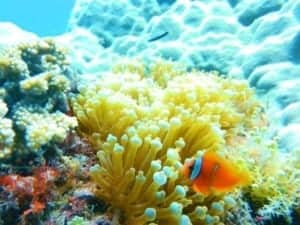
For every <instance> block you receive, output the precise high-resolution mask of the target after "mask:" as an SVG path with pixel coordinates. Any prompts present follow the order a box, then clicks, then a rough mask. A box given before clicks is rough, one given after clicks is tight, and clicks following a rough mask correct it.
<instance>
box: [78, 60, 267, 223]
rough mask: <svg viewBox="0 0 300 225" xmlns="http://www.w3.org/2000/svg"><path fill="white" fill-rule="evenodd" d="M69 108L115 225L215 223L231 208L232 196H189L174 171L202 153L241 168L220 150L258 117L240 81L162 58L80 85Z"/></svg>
mask: <svg viewBox="0 0 300 225" xmlns="http://www.w3.org/2000/svg"><path fill="white" fill-rule="evenodd" d="M72 105H73V110H74V113H75V115H76V117H77V118H78V122H79V132H80V133H81V134H82V135H83V136H84V137H86V138H87V139H89V140H90V142H91V143H92V145H93V146H94V149H95V150H96V152H97V157H98V160H99V163H98V164H96V165H94V166H93V167H91V168H90V175H91V178H92V181H93V182H94V184H95V186H94V192H95V194H96V196H98V197H99V198H101V199H103V200H105V201H106V202H107V203H110V204H111V205H112V210H113V214H114V220H113V221H116V224H117V223H120V224H132V225H133V224H139V225H141V224H148V223H151V224H182V225H183V224H185V225H186V224H223V223H222V222H224V221H225V218H226V215H227V214H228V213H229V212H230V210H231V209H233V208H236V207H238V203H237V202H238V201H237V197H236V196H237V195H235V194H234V193H232V194H227V195H225V196H223V195H212V196H204V195H202V194H201V193H195V192H194V191H193V190H192V189H191V188H190V183H189V181H188V180H186V178H184V176H183V175H182V173H181V168H182V164H183V163H184V161H185V160H186V159H189V158H191V157H195V156H197V155H201V154H202V153H203V151H206V150H212V151H217V152H219V153H220V154H223V155H224V156H226V157H228V158H229V159H230V160H232V162H236V163H238V165H239V166H240V167H246V162H245V159H244V160H239V162H238V161H237V158H236V156H235V154H232V152H230V149H229V148H227V144H228V143H229V141H232V138H234V137H236V136H238V135H239V134H240V133H242V132H246V131H248V130H252V129H254V127H255V126H257V124H258V123H259V121H260V120H261V119H260V117H259V116H258V113H259V111H260V106H259V104H258V102H257V100H256V99H255V97H254V94H253V92H252V90H251V89H250V88H249V87H248V86H247V84H246V83H245V82H243V81H240V80H232V79H231V80H229V79H224V78H222V77H221V76H218V75H217V74H213V73H210V74H208V73H204V72H192V73H183V72H182V71H177V70H176V68H175V67H172V66H171V65H170V64H168V63H157V64H156V65H154V66H152V67H149V68H145V67H144V65H142V64H133V65H120V66H117V67H116V68H115V73H111V74H107V75H106V76H103V77H102V79H101V80H100V81H99V83H97V84H93V86H89V87H86V88H84V87H83V88H82V89H81V90H80V94H79V95H78V96H76V97H75V98H74V99H73V100H72ZM237 151H238V150H237V149H236V150H235V152H237ZM236 155H239V153H237V154H236Z"/></svg>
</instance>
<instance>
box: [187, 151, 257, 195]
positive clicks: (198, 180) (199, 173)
mask: <svg viewBox="0 0 300 225" xmlns="http://www.w3.org/2000/svg"><path fill="white" fill-rule="evenodd" d="M183 174H184V175H185V176H186V177H187V178H189V179H190V180H191V181H192V185H193V189H194V191H195V192H200V193H202V194H204V195H208V194H210V193H212V192H214V193H224V192H229V191H231V190H233V189H234V188H235V187H237V186H243V185H247V184H250V183H251V176H250V173H249V171H247V170H245V169H244V170H239V169H238V168H237V167H236V166H234V165H232V163H231V162H230V161H229V160H226V159H224V158H222V157H221V156H219V155H217V154H216V153H215V152H212V151H207V152H205V153H204V154H203V156H201V157H199V158H196V159H192V160H189V161H187V162H186V163H185V164H184V165H183Z"/></svg>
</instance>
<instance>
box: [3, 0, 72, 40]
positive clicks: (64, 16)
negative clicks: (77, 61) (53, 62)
mask: <svg viewBox="0 0 300 225" xmlns="http://www.w3.org/2000/svg"><path fill="white" fill-rule="evenodd" d="M74 2H75V0H1V1H0V21H1V22H4V21H5V22H12V23H15V24H16V25H18V26H19V27H21V28H22V29H25V30H27V31H30V32H34V33H36V34H37V35H39V36H42V37H43V36H52V35H58V34H62V33H64V32H65V31H66V25H67V22H68V19H69V16H70V13H71V10H72V8H73V6H74Z"/></svg>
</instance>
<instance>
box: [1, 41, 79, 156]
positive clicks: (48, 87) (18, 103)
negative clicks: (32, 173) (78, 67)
mask: <svg viewBox="0 0 300 225" xmlns="http://www.w3.org/2000/svg"><path fill="white" fill-rule="evenodd" d="M67 64H68V63H67V61H66V58H65V50H64V49H62V48H59V47H57V46H56V45H55V43H54V42H53V41H51V40H41V41H36V42H33V43H30V44H21V45H19V46H16V47H14V48H10V49H6V51H4V52H2V53H1V55H0V95H1V99H2V100H1V101H2V102H3V103H2V102H1V106H3V107H1V108H2V112H1V121H0V126H1V131H2V134H1V135H0V136H1V140H0V141H1V146H3V148H2V149H1V150H0V158H2V159H8V158H9V157H10V156H11V155H12V154H13V153H16V154H17V155H18V154H24V153H28V152H37V151H38V150H40V149H41V148H46V147H45V146H46V145H47V144H48V143H50V142H51V143H59V142H62V141H63V139H64V138H65V137H66V136H67V133H68V131H69V130H71V129H73V128H74V127H75V126H76V125H77V122H76V119H75V118H72V117H69V116H67V115H66V114H64V113H65V112H66V111H67V110H68V105H67V98H66V93H67V91H68V90H69V88H70V82H69V80H68V78H67V74H68V71H67V67H66V66H67ZM4 105H6V108H5V107H4ZM4 116H5V117H4ZM2 128H3V129H2Z"/></svg>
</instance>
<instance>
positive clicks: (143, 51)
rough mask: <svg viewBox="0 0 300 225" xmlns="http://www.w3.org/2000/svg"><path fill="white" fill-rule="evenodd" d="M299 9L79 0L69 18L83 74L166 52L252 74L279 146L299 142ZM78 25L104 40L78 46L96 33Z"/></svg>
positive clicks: (277, 4)
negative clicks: (118, 62)
mask: <svg viewBox="0 0 300 225" xmlns="http://www.w3.org/2000/svg"><path fill="white" fill-rule="evenodd" d="M299 8H300V1H299V0H286V1H283V0H273V1H267V0H261V1H258V0H225V1H215V0H201V1H186V0H177V1H174V0H168V1H156V0H138V1H137V0H134V1H133V0H132V1H117V2H114V3H112V4H109V3H107V2H103V1H101V0H93V1H91V0H77V1H76V3H75V7H74V10H73V11H72V14H71V17H70V21H69V28H70V30H71V32H70V33H71V34H72V35H74V36H75V37H78V38H77V41H76V40H75V41H73V42H71V43H72V45H73V46H74V47H72V48H74V51H73V52H74V54H75V55H76V56H77V57H73V59H75V60H76V67H79V68H82V70H83V71H82V72H83V73H85V72H86V71H88V72H90V73H95V74H98V72H99V69H101V70H109V69H110V67H111V66H112V65H113V64H114V62H116V61H117V60H118V59H119V60H120V61H123V60H124V57H130V58H132V57H138V58H139V59H146V60H148V61H153V60H156V59H157V57H162V58H164V59H166V60H173V61H176V62H181V63H184V64H186V65H188V66H189V68H191V69H195V68H197V69H201V70H206V71H211V70H217V71H219V72H221V73H224V74H228V75H230V76H234V77H245V78H246V79H247V80H248V81H249V83H250V85H251V86H252V87H255V88H256V89H257V93H258V94H260V95H261V96H262V99H264V100H267V101H268V103H269V106H268V107H267V110H268V117H269V118H271V120H272V121H273V123H272V129H273V130H274V132H276V133H278V136H279V143H280V145H279V147H280V148H281V149H282V150H284V151H286V150H293V149H295V148H297V146H299V144H300V138H299V132H298V130H299V129H300V122H299V118H298V117H297V116H296V115H299V112H300V104H299V101H300V95H299V94H298V93H299V91H298V89H299V85H300V83H299V82H300V81H299V69H300V68H299V62H300V49H299V46H300V32H299V21H300V10H299ZM116 13H117V14H118V16H119V19H117V18H116ZM112 24H113V25H112ZM78 27H80V28H83V29H85V30H86V32H87V33H88V32H90V33H92V34H94V38H96V39H98V43H96V41H94V40H93V41H92V42H89V44H90V45H89V46H87V44H86V45H80V44H78V43H80V42H81V43H82V42H85V41H86V40H91V39H93V38H91V34H85V36H86V38H83V37H82V34H83V32H81V33H80V35H78V32H77V30H78ZM166 32H167V35H165V36H164V37H162V38H161V39H158V40H156V41H150V42H149V40H151V39H152V38H153V37H158V36H160V35H162V34H164V33H166ZM68 35H70V34H68ZM74 39H75V38H74ZM74 39H73V40H74ZM80 40H84V41H80ZM95 45H96V46H97V47H94V46H95ZM91 46H93V47H91ZM79 49H82V50H80V51H78V50H79ZM93 55H97V56H98V57H91V56H93ZM77 58H80V60H79V59H78V60H77ZM97 59H98V60H97ZM78 64H79V65H81V66H79V65H78ZM96 68H99V69H98V70H97V69H96ZM287 74H288V76H287ZM84 79H85V78H84Z"/></svg>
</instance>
